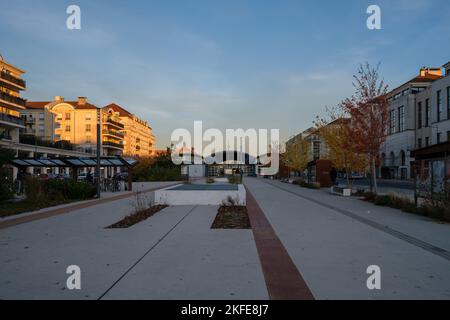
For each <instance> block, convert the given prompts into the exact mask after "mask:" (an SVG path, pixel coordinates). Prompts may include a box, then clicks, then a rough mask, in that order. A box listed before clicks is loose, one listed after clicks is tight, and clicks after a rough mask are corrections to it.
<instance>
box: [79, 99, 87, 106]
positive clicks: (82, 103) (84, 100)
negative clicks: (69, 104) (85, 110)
mask: <svg viewBox="0 0 450 320" xmlns="http://www.w3.org/2000/svg"><path fill="white" fill-rule="evenodd" d="M86 102H87V98H86V97H78V104H79V105H84V104H86Z"/></svg>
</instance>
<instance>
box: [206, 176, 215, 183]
mask: <svg viewBox="0 0 450 320" xmlns="http://www.w3.org/2000/svg"><path fill="white" fill-rule="evenodd" d="M206 183H208V184H212V183H214V178H211V177H208V178H206Z"/></svg>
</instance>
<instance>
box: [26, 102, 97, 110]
mask: <svg viewBox="0 0 450 320" xmlns="http://www.w3.org/2000/svg"><path fill="white" fill-rule="evenodd" d="M49 103H56V101H28V102H27V108H28V109H44V107H45V106H46V105H48V104H49ZM58 103H68V104H70V105H71V106H73V107H74V108H75V109H97V107H96V106H95V105H93V104H91V103H89V102H86V103H84V104H80V103H79V102H78V101H61V102H58Z"/></svg>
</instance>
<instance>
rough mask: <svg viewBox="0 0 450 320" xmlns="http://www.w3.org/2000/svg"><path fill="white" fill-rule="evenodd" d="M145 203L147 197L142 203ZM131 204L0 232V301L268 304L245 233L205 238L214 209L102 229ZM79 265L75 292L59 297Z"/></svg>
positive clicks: (167, 212) (172, 210) (210, 233)
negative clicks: (70, 269)
mask: <svg viewBox="0 0 450 320" xmlns="http://www.w3.org/2000/svg"><path fill="white" fill-rule="evenodd" d="M145 196H146V198H145V199H149V198H150V194H146V195H145ZM132 200H133V199H132V198H128V199H120V200H116V201H110V202H105V203H100V204H97V205H95V206H91V207H88V208H82V209H77V210H74V211H72V212H70V213H67V214H63V215H58V216H53V217H49V218H46V219H41V220H35V221H31V222H28V223H24V224H20V225H16V226H12V227H10V228H7V229H4V230H1V232H0V256H1V260H0V299H99V298H103V299H129V298H135V299H162V298H167V299H194V298H198V299H267V298H268V294H267V289H266V285H265V282H264V277H263V274H262V270H261V267H260V264H259V258H258V254H257V251H256V247H255V243H254V240H253V236H252V232H251V230H212V229H210V226H211V224H212V222H213V219H214V217H215V215H216V212H217V207H213V206H207V207H192V206H180V207H169V208H166V209H164V210H162V211H160V212H158V213H157V214H156V215H155V216H153V217H151V218H149V219H147V220H145V221H142V222H140V223H139V224H137V225H135V226H133V227H131V228H129V229H105V227H106V226H109V225H111V224H112V223H114V222H117V221H118V220H120V219H122V218H123V217H124V216H125V215H128V214H129V213H131V211H132V210H133V207H132ZM69 265H78V266H80V268H81V274H82V290H74V291H70V290H67V289H66V280H67V277H68V275H67V274H66V268H67V267H68V266H69Z"/></svg>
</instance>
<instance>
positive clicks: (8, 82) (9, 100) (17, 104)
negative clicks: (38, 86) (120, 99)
mask: <svg viewBox="0 0 450 320" xmlns="http://www.w3.org/2000/svg"><path fill="white" fill-rule="evenodd" d="M24 73H25V72H24V71H22V70H20V69H19V68H17V67H15V66H13V65H12V64H9V63H7V62H6V61H4V60H3V58H2V56H1V55H0V139H1V140H9V141H12V142H18V141H19V130H20V129H24V128H25V125H24V122H23V120H22V119H21V118H20V111H22V110H24V109H25V104H26V100H25V99H22V98H21V97H20V92H21V91H23V90H25V89H26V83H25V81H24V80H23V79H22V78H21V76H22V75H23V74H24Z"/></svg>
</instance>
